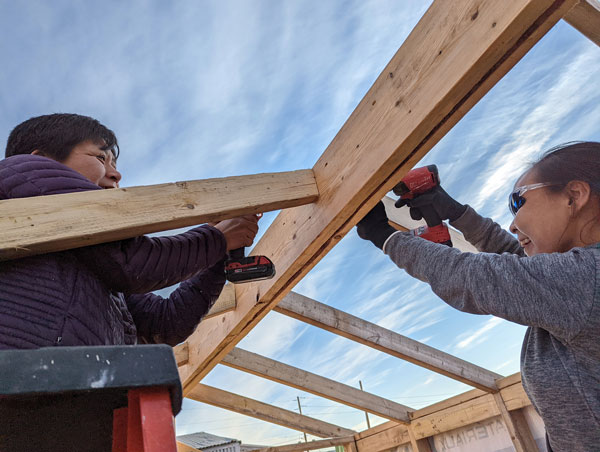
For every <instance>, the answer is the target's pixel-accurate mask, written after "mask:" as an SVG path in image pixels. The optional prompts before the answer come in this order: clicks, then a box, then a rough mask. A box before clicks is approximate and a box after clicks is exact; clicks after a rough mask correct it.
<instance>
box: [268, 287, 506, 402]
mask: <svg viewBox="0 0 600 452" xmlns="http://www.w3.org/2000/svg"><path fill="white" fill-rule="evenodd" d="M275 311H277V312H279V313H281V314H284V315H287V316H290V317H293V318H295V319H298V320H301V321H303V322H306V323H310V324H311V325H315V326H317V327H319V328H323V329H325V330H327V331H331V332H332V333H335V334H339V335H340V336H344V337H346V338H348V339H352V340H354V341H357V342H359V343H361V344H363V345H367V346H369V347H372V348H375V349H377V350H379V351H382V352H384V353H388V354H390V355H393V356H396V357H398V358H401V359H404V360H406V361H409V362H411V363H414V364H416V365H418V366H421V367H425V368H427V369H430V370H433V371H434V372H437V373H440V374H442V375H446V376H447V377H450V378H453V379H455V380H458V381H461V382H463V383H466V384H469V385H471V386H475V387H477V388H480V389H483V390H485V391H488V392H491V391H495V390H497V387H496V379H498V378H501V377H502V376H501V375H499V374H497V373H495V372H492V371H490V370H487V369H484V368H482V367H479V366H476V365H475V364H472V363H469V362H467V361H464V360H462V359H460V358H457V357H456V356H453V355H450V354H448V353H445V352H442V351H441V350H437V349H435V348H433V347H430V346H429V345H426V344H423V343H420V342H418V341H415V340H413V339H410V338H409V337H406V336H402V335H401V334H398V333H395V332H394V331H390V330H388V329H386V328H382V327H380V326H379V325H376V324H374V323H371V322H367V321H366V320H363V319H361V318H358V317H355V316H353V315H351V314H348V313H346V312H343V311H340V310H339V309H335V308H332V307H331V306H327V305H325V304H323V303H319V302H318V301H315V300H313V299H311V298H308V297H305V296H303V295H300V294H298V293H295V292H291V293H290V294H288V295H287V296H286V297H285V298H284V299H283V301H281V303H279V304H278V305H277V306H276V307H275Z"/></svg>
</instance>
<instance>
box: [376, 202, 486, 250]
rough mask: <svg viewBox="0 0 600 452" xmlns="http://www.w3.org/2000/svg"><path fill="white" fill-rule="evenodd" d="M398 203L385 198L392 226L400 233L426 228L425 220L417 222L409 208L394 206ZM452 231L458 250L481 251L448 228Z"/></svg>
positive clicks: (453, 244)
mask: <svg viewBox="0 0 600 452" xmlns="http://www.w3.org/2000/svg"><path fill="white" fill-rule="evenodd" d="M395 202H396V201H395V200H393V199H392V198H390V197H389V196H386V197H384V198H383V205H384V206H385V211H386V213H387V216H388V219H389V220H390V223H391V224H392V226H394V227H395V228H396V229H398V230H400V231H410V230H412V229H415V228H418V227H419V226H424V225H426V224H427V223H425V220H421V221H415V220H413V219H412V218H411V217H410V211H409V209H408V207H402V208H400V209H398V208H396V207H395V206H394V203H395ZM448 229H449V231H450V238H451V239H452V246H453V247H454V248H456V249H458V250H461V251H463V252H468V253H478V252H479V251H478V250H477V248H475V247H474V246H473V245H471V244H470V243H469V242H467V240H466V239H465V236H464V235H462V233H461V232H459V231H457V230H456V229H453V228H448Z"/></svg>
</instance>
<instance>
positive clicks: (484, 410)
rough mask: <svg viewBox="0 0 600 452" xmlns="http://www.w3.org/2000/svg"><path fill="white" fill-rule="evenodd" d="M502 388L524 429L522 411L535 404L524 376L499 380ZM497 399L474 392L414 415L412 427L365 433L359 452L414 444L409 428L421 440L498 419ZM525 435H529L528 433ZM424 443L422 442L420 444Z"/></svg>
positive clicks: (358, 438)
mask: <svg viewBox="0 0 600 452" xmlns="http://www.w3.org/2000/svg"><path fill="white" fill-rule="evenodd" d="M498 386H499V387H501V388H502V390H501V391H500V395H501V397H502V401H503V402H504V405H505V407H506V409H507V410H508V411H509V412H510V415H511V417H512V419H513V424H514V425H516V426H517V427H516V428H517V429H521V428H523V424H522V421H523V422H526V421H525V420H524V417H523V415H522V412H521V409H522V408H524V407H526V406H529V405H531V401H530V400H529V398H528V397H527V395H526V394H525V391H524V389H523V386H522V384H521V379H520V374H519V373H517V374H514V375H511V376H509V377H505V378H503V379H500V380H498ZM494 396H495V395H494V394H487V393H485V392H484V391H481V390H479V389H474V390H471V391H467V392H465V393H463V394H459V395H458V396H454V397H451V398H449V399H446V400H442V401H441V402H437V403H434V404H433V405H430V406H428V407H425V408H422V409H420V410H417V411H415V412H414V413H410V416H411V418H412V422H411V424H410V426H406V425H401V424H398V423H396V422H391V421H390V422H385V423H383V424H380V425H378V426H376V427H373V428H371V429H368V430H363V431H362V432H359V433H357V434H356V435H354V438H355V440H356V444H357V445H358V452H378V451H384V450H388V449H392V448H394V447H397V446H401V445H405V444H410V443H411V438H410V434H411V432H409V431H408V428H409V427H410V429H411V430H412V434H413V436H414V440H415V441H420V440H422V439H425V438H428V437H430V436H433V435H436V434H439V433H444V432H448V431H450V430H454V429H456V428H460V427H464V426H467V425H470V424H472V423H474V422H481V421H484V420H486V419H489V418H490V417H494V416H498V415H500V414H501V413H500V409H499V408H498V405H497V402H496V400H495V399H494ZM515 419H516V423H515V422H514V420H515ZM521 434H522V435H526V432H524V433H523V432H522V433H521ZM422 444H423V443H419V445H422ZM423 447H425V446H423ZM529 447H531V446H529ZM526 450H529V449H526Z"/></svg>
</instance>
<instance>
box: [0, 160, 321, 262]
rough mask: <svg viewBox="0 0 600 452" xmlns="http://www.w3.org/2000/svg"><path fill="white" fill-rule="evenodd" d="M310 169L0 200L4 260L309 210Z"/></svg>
mask: <svg viewBox="0 0 600 452" xmlns="http://www.w3.org/2000/svg"><path fill="white" fill-rule="evenodd" d="M318 196H319V193H318V190H317V185H316V183H315V177H314V174H313V172H312V170H300V171H289V172H283V173H266V174H254V175H250V176H235V177H225V178H219V179H204V180H196V181H187V182H175V183H171V184H160V185H149V186H143V187H131V188H116V189H111V190H94V191H86V192H79V193H68V194H62V195H51V196H37V197H33V198H20V199H8V200H1V201H0V210H1V211H2V216H0V231H2V234H0V260H6V259H15V258H19V257H24V256H29V255H32V254H40V253H48V252H53V251H61V250H66V249H71V248H78V247H82V246H87V245H95V244H97V243H103V242H112V241H115V240H122V239H126V238H130V237H136V236H139V235H143V234H148V233H151V232H158V231H164V230H168V229H176V228H181V227H185V226H193V225H197V224H201V223H206V222H216V221H220V220H223V219H226V218H233V217H237V216H240V215H247V214H252V213H259V212H267V211H271V210H279V209H286V208H288V207H296V206H300V205H303V204H308V203H311V202H314V201H315V200H317V198H318Z"/></svg>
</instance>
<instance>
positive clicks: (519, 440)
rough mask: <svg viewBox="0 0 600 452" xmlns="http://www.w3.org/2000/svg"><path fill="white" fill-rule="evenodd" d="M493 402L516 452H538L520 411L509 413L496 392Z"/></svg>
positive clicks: (500, 396)
mask: <svg viewBox="0 0 600 452" xmlns="http://www.w3.org/2000/svg"><path fill="white" fill-rule="evenodd" d="M494 400H495V401H496V405H497V406H498V409H499V410H500V416H502V420H503V421H504V425H506V430H507V431H508V434H509V436H510V440H511V441H512V443H513V446H514V447H515V451H516V452H539V449H538V447H537V444H536V443H535V440H534V439H533V435H532V433H531V430H530V429H529V425H528V424H527V421H526V420H525V416H524V414H523V412H522V411H521V410H515V411H513V412H509V411H508V408H507V407H506V404H505V403H504V400H503V399H502V395H501V394H500V393H499V392H497V393H495V394H494Z"/></svg>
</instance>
